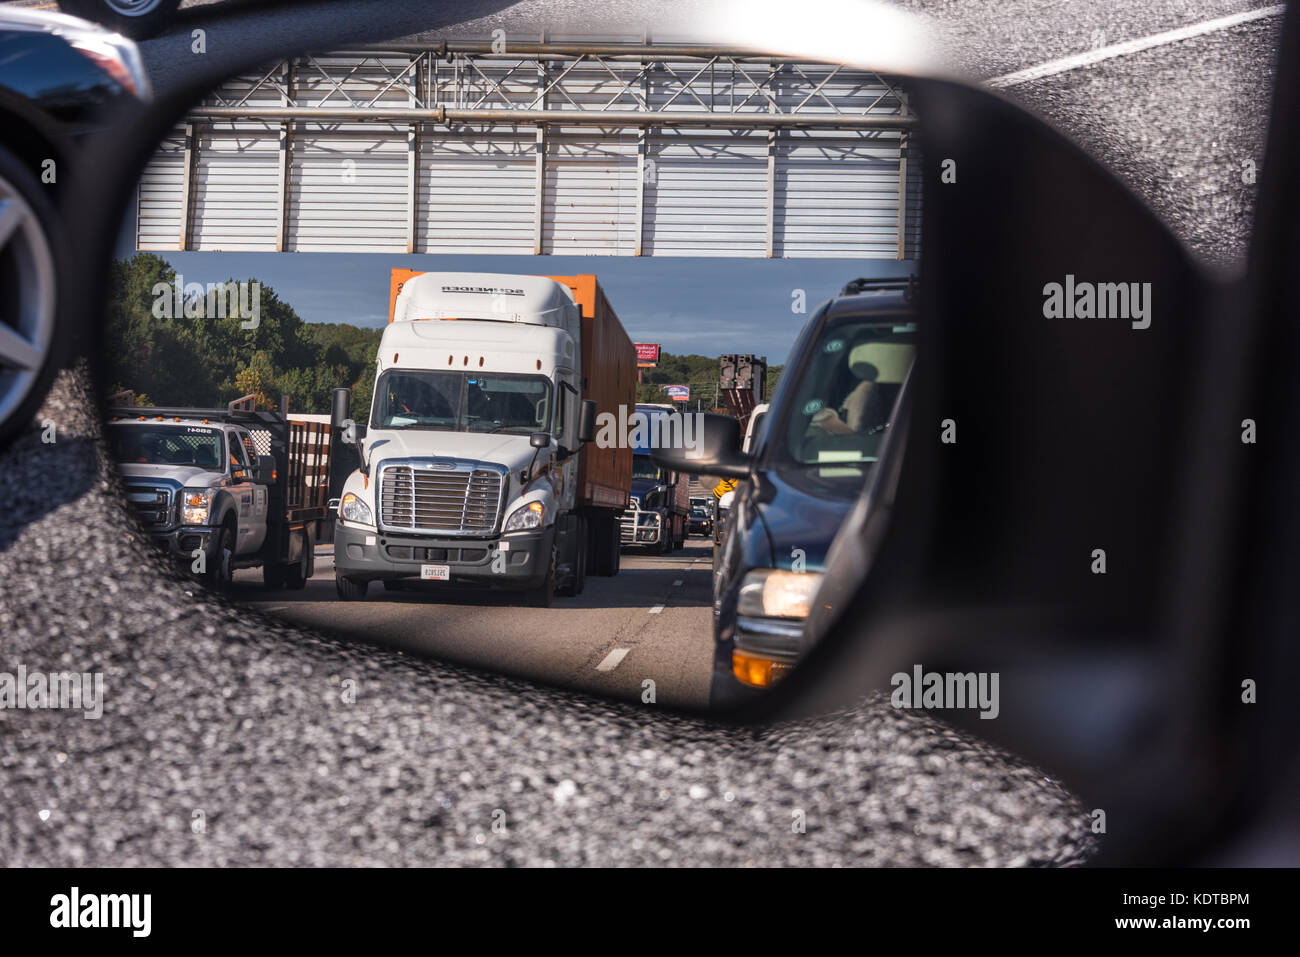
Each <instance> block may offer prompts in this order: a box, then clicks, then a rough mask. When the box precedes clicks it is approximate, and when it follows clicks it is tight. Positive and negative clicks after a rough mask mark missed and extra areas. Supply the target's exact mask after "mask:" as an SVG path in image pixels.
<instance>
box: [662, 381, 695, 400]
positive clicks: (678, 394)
mask: <svg viewBox="0 0 1300 957" xmlns="http://www.w3.org/2000/svg"><path fill="white" fill-rule="evenodd" d="M663 388H664V392H666V393H667V394H668V398H670V399H672V400H673V401H674V402H690V401H691V387H690V386H688V385H666V386H664V387H663Z"/></svg>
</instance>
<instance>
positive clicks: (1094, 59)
mask: <svg viewBox="0 0 1300 957" xmlns="http://www.w3.org/2000/svg"><path fill="white" fill-rule="evenodd" d="M1285 10H1286V6H1285V5H1284V4H1277V5H1275V6H1271V7H1259V8H1257V9H1255V10H1243V11H1242V12H1241V13H1233V14H1229V15H1228V16H1226V17H1216V18H1215V19H1213V20H1202V21H1201V22H1200V23H1192V24H1189V25H1188V26H1185V27H1178V28H1177V29H1175V30H1165V31H1164V32H1162V33H1153V34H1151V35H1150V36H1145V37H1138V38H1137V39H1135V40H1125V41H1124V42H1122V43H1112V44H1110V45H1109V46H1104V47H1098V48H1097V49H1095V50H1088V51H1087V52H1086V53H1075V54H1073V55H1072V56H1067V57H1061V58H1060V59H1059V60H1048V61H1047V62H1046V63H1040V64H1038V65H1037V66H1031V67H1028V68H1026V69H1024V70H1017V71H1016V72H1015V73H1006V74H1004V75H1002V76H996V77H994V78H993V79H991V80H986V81H985V83H986V84H987V85H988V86H991V87H996V88H1001V87H1007V86H1017V85H1019V84H1021V83H1028V82H1029V81H1030V80H1041V79H1042V78H1043V77H1046V76H1055V75H1056V74H1058V73H1066V72H1068V71H1069V70H1077V69H1079V68H1080V67H1085V66H1092V65H1093V64H1094V63H1100V62H1102V61H1103V60H1109V59H1112V58H1113V57H1117V56H1128V55H1129V54H1130V53H1137V52H1139V51H1141V50H1149V49H1151V48H1152V47H1159V46H1165V45H1166V44H1169V43H1178V42H1179V41H1181V40H1190V39H1191V38H1192V37H1199V36H1202V35H1204V34H1206V33H1214V32H1215V31H1216V30H1227V29H1228V28H1230V27H1235V26H1238V25H1239V24H1242V23H1249V22H1250V21H1252V20H1262V19H1264V18H1265V17H1275V16H1278V15H1279V14H1281V13H1283V12H1284V11H1285Z"/></svg>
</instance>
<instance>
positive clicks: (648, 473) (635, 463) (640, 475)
mask: <svg viewBox="0 0 1300 957" xmlns="http://www.w3.org/2000/svg"><path fill="white" fill-rule="evenodd" d="M660 475H661V472H660V471H659V466H657V465H655V463H654V459H652V458H650V456H648V455H634V456H632V477H633V478H634V479H651V480H652V481H658V480H659V476H660Z"/></svg>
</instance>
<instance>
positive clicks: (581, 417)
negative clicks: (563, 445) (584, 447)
mask: <svg viewBox="0 0 1300 957" xmlns="http://www.w3.org/2000/svg"><path fill="white" fill-rule="evenodd" d="M596 414H597V413H596V402H595V400H593V399H583V400H582V410H581V412H579V413H578V441H579V442H583V443H586V442H591V441H592V440H594V439H595V438H596Z"/></svg>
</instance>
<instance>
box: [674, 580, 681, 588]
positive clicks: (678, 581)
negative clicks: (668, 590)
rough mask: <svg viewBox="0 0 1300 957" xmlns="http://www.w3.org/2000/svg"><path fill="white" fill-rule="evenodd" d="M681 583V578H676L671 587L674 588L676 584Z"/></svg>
mask: <svg viewBox="0 0 1300 957" xmlns="http://www.w3.org/2000/svg"><path fill="white" fill-rule="evenodd" d="M681 583H682V580H681V579H680V578H679V579H677V581H675V582H673V587H674V588H676V587H677V586H678V585H680V584H681Z"/></svg>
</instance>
